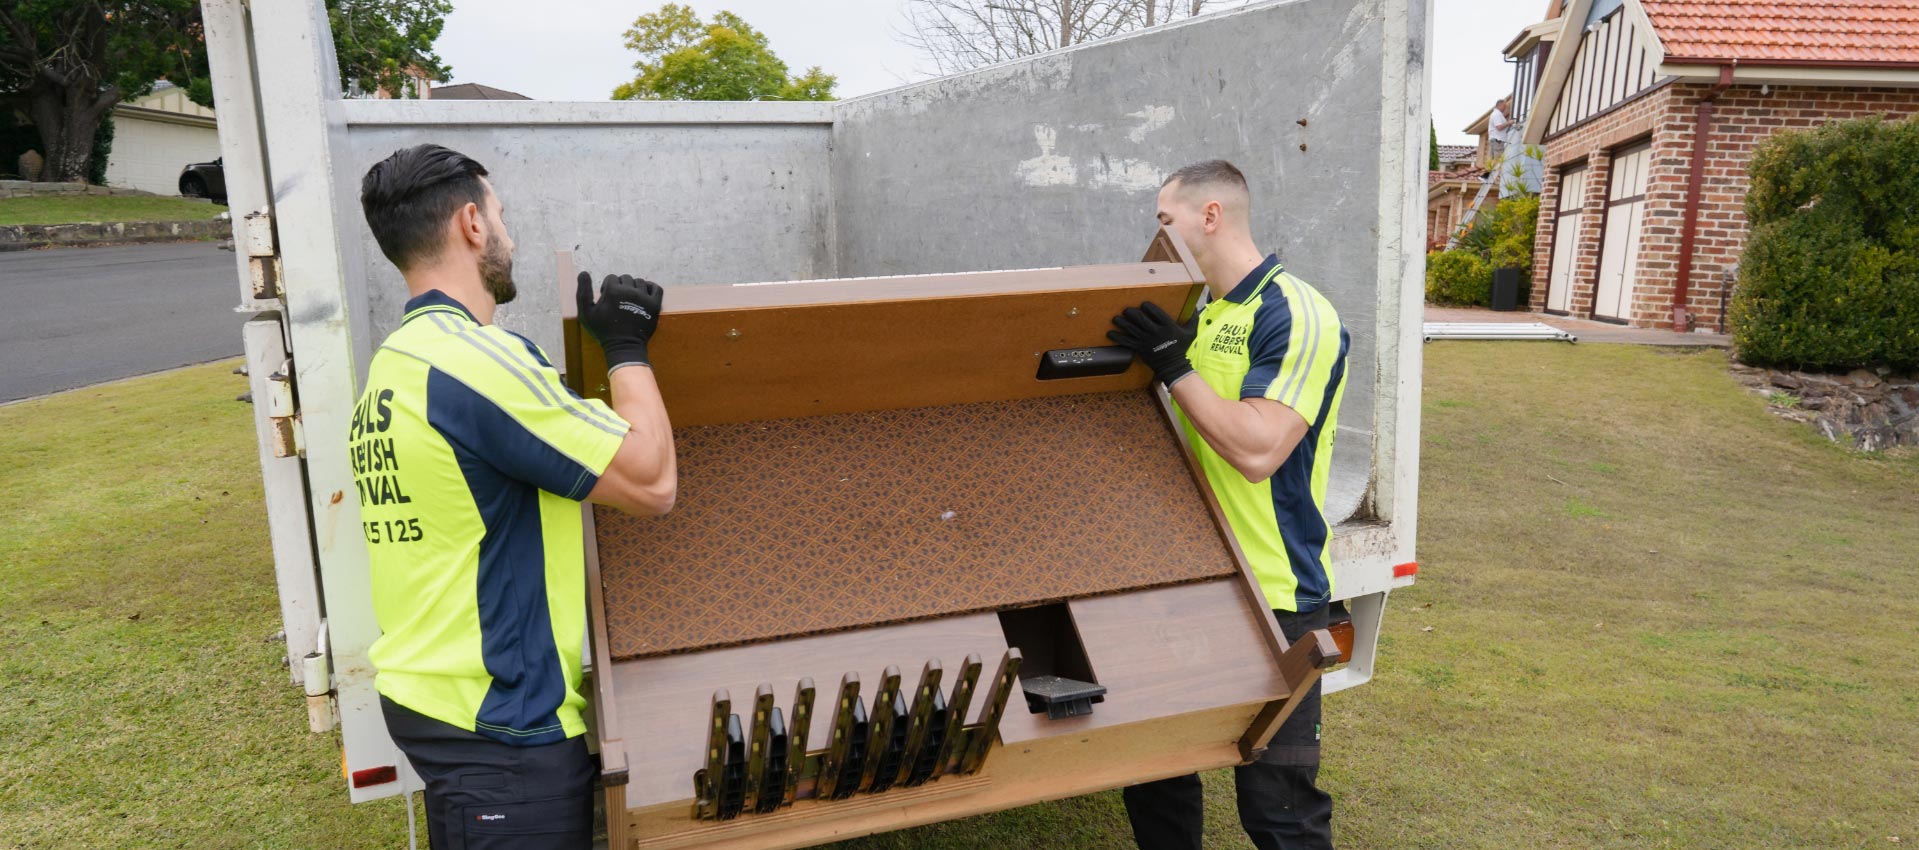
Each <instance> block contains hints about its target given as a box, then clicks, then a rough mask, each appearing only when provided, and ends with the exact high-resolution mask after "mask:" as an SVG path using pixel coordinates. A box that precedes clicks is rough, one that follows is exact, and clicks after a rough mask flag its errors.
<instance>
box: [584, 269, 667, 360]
mask: <svg viewBox="0 0 1919 850" xmlns="http://www.w3.org/2000/svg"><path fill="white" fill-rule="evenodd" d="M665 296H666V290H664V289H661V288H660V285H659V284H657V283H654V282H652V281H650V280H642V279H640V278H637V277H633V276H631V275H623V274H622V275H611V274H610V275H607V276H606V279H605V280H603V281H601V282H600V300H599V301H597V302H596V301H594V300H593V275H591V274H588V273H587V272H580V292H579V296H578V300H579V304H580V325H581V326H582V327H585V328H586V330H587V332H588V333H590V334H592V335H593V338H594V339H596V340H599V341H600V347H601V348H603V349H605V350H606V370H607V371H609V372H611V371H613V370H614V369H617V368H619V367H621V366H625V365H627V364H629V363H639V364H642V365H645V366H649V367H650V366H652V365H653V364H652V362H651V361H649V360H647V359H646V343H647V340H650V339H652V338H653V331H654V330H655V329H656V328H658V327H659V326H660V302H661V301H662V300H663V299H664V298H665Z"/></svg>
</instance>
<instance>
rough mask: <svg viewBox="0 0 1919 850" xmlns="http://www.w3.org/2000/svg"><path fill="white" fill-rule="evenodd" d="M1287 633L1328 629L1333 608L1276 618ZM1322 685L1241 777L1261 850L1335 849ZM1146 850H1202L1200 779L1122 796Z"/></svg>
mask: <svg viewBox="0 0 1919 850" xmlns="http://www.w3.org/2000/svg"><path fill="white" fill-rule="evenodd" d="M1273 616H1275V617H1277V618H1279V628H1280V631H1281V632H1283V633H1284V634H1285V635H1286V639H1287V640H1289V641H1297V640H1299V639H1300V637H1302V636H1304V635H1305V634H1306V633H1307V632H1310V631H1312V630H1313V629H1323V628H1325V627H1326V608H1325V607H1323V606H1322V607H1321V608H1320V609H1319V610H1317V611H1313V612H1311V613H1307V614H1295V613H1293V612H1291V611H1274V612H1273ZM1318 779H1319V683H1318V682H1314V683H1313V689H1312V690H1311V691H1310V692H1308V693H1307V694H1306V696H1305V698H1304V699H1302V700H1300V703H1299V707H1298V708H1296V709H1294V710H1293V714H1292V716H1291V717H1288V718H1286V722H1285V723H1283V724H1280V727H1279V731H1278V732H1277V733H1274V735H1273V740H1272V743H1271V744H1270V745H1269V746H1268V747H1267V749H1266V753H1265V754H1264V755H1262V756H1260V758H1259V760H1258V761H1255V762H1253V763H1252V764H1245V765H1240V766H1239V767H1237V768H1234V769H1233V784H1234V785H1235V786H1236V787H1237V790H1238V792H1239V823H1240V826H1242V827H1244V828H1245V830H1246V834H1247V836H1249V837H1251V838H1252V839H1253V846H1254V847H1257V848H1259V850H1307V849H1308V848H1312V849H1313V850H1318V849H1319V848H1326V850H1330V848H1331V847H1332V846H1333V798H1332V797H1331V796H1330V795H1328V794H1327V793H1326V792H1324V791H1321V790H1319V786H1318V785H1317V784H1316V783H1317V780H1318ZM1121 796H1122V797H1123V798H1124V799H1125V801H1126V816H1127V818H1128V819H1129V820H1131V821H1132V823H1133V840H1134V841H1135V842H1137V843H1138V844H1139V846H1140V850H1199V848H1200V826H1201V823H1202V820H1203V817H1202V815H1203V814H1204V811H1205V807H1206V806H1205V798H1204V795H1203V792H1202V789H1201V788H1200V782H1199V775H1198V774H1189V775H1186V776H1176V777H1174V778H1172V779H1162V780H1160V781H1158V782H1147V783H1144V784H1141V785H1134V786H1132V787H1131V788H1127V789H1126V790H1125V791H1123V792H1121Z"/></svg>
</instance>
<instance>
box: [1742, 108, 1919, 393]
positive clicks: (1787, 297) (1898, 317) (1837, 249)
mask: <svg viewBox="0 0 1919 850" xmlns="http://www.w3.org/2000/svg"><path fill="white" fill-rule="evenodd" d="M1749 174H1750V175H1751V178H1752V188H1751V190H1750V191H1749V192H1748V194H1747V195H1746V218H1747V220H1748V221H1749V222H1750V223H1751V226H1752V231H1751V234H1750V235H1749V236H1748V238H1747V240H1746V247H1745V253H1744V255H1743V256H1742V257H1741V259H1740V263H1739V288H1738V289H1737V290H1736V291H1735V292H1734V295H1733V299H1732V304H1731V306H1730V309H1729V311H1728V312H1729V315H1728V319H1729V320H1730V322H1731V325H1732V332H1733V348H1734V351H1735V352H1736V353H1737V355H1738V357H1739V359H1740V360H1742V361H1744V362H1746V363H1750V364H1754V365H1761V366H1783V367H1789V368H1797V369H1811V370H1830V371H1843V370H1847V369H1853V368H1858V367H1863V366H1876V365H1886V366H1890V367H1892V368H1894V369H1900V370H1910V369H1914V368H1919V119H1908V120H1905V121H1901V122H1885V121H1882V120H1880V119H1878V118H1866V119H1860V120H1856V121H1846V122H1839V123H1834V124H1829V125H1826V126H1825V127H1821V128H1819V129H1816V130H1812V131H1808V132H1800V133H1782V134H1779V135H1777V136H1774V137H1773V138H1772V139H1770V140H1768V141H1767V142H1766V143H1764V144H1763V145H1761V146H1760V147H1759V149H1758V151H1756V152H1755V154H1754V156H1753V160H1752V163H1751V165H1750V167H1749Z"/></svg>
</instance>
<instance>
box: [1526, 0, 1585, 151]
mask: <svg viewBox="0 0 1919 850" xmlns="http://www.w3.org/2000/svg"><path fill="white" fill-rule="evenodd" d="M1591 8H1592V0H1567V3H1566V8H1564V9H1562V10H1561V19H1562V20H1563V21H1565V23H1563V24H1561V25H1560V30H1559V38H1558V39H1557V40H1556V41H1555V42H1554V46H1553V48H1552V50H1550V51H1548V52H1547V54H1546V62H1545V65H1544V66H1542V67H1541V69H1540V72H1539V85H1538V87H1537V88H1536V89H1535V90H1534V102H1533V113H1534V114H1536V115H1540V116H1542V117H1543V118H1544V119H1545V120H1543V121H1531V122H1527V124H1526V133H1525V136H1524V137H1523V138H1522V141H1524V142H1525V143H1526V144H1529V145H1534V144H1539V143H1541V142H1543V141H1544V140H1545V138H1546V134H1547V132H1548V131H1549V130H1551V129H1552V124H1553V123H1554V122H1556V121H1558V120H1559V119H1558V115H1559V112H1558V110H1559V107H1560V106H1561V105H1563V104H1564V102H1565V95H1566V82H1567V81H1566V77H1567V76H1568V72H1569V71H1570V70H1571V68H1572V64H1573V63H1572V60H1573V59H1574V58H1576V54H1577V53H1578V52H1579V51H1578V46H1579V39H1578V38H1574V37H1573V36H1572V35H1571V34H1570V33H1568V32H1567V27H1569V26H1571V22H1573V21H1583V20H1585V16H1586V13H1587V11H1588V10H1590V9H1591ZM1573 32H1577V30H1573ZM1568 39H1571V41H1572V43H1571V44H1567V43H1566V42H1567V40H1568Z"/></svg>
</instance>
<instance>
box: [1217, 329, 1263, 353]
mask: <svg viewBox="0 0 1919 850" xmlns="http://www.w3.org/2000/svg"><path fill="white" fill-rule="evenodd" d="M1252 332H1253V326H1252V325H1250V324H1244V325H1234V324H1226V325H1220V326H1219V333H1217V334H1215V335H1214V336H1213V342H1212V345H1210V346H1208V347H1209V348H1211V349H1212V350H1214V351H1217V352H1219V353H1221V354H1244V353H1246V339H1247V338H1248V337H1250V336H1251V335H1252Z"/></svg>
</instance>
